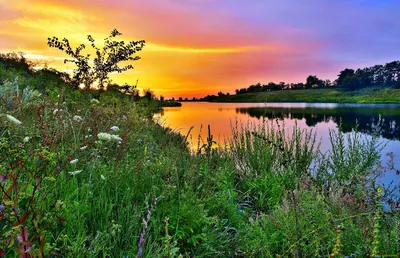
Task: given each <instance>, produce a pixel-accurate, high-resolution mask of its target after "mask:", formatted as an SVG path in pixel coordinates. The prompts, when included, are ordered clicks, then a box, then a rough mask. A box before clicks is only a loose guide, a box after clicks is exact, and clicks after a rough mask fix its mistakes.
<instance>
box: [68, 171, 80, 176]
mask: <svg viewBox="0 0 400 258" xmlns="http://www.w3.org/2000/svg"><path fill="white" fill-rule="evenodd" d="M82 171H83V170H75V171H72V172H68V174H70V175H71V176H75V175H77V174H79V173H81V172H82Z"/></svg>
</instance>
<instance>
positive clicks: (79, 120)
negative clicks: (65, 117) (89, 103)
mask: <svg viewBox="0 0 400 258" xmlns="http://www.w3.org/2000/svg"><path fill="white" fill-rule="evenodd" d="M72 119H73V120H74V121H75V122H81V121H82V120H83V118H82V117H81V116H74V117H73V118H72Z"/></svg>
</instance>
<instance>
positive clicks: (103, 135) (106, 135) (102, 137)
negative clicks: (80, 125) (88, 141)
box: [97, 133, 111, 141]
mask: <svg viewBox="0 0 400 258" xmlns="http://www.w3.org/2000/svg"><path fill="white" fill-rule="evenodd" d="M97 138H99V140H102V141H110V140H111V134H109V133H99V134H98V135H97Z"/></svg>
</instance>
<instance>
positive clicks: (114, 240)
mask: <svg viewBox="0 0 400 258" xmlns="http://www.w3.org/2000/svg"><path fill="white" fill-rule="evenodd" d="M0 79H1V81H0V82H1V83H0V98H1V104H0V114H1V115H0V117H1V120H0V121H1V124H0V153H1V155H0V191H1V197H2V198H1V200H0V228H1V234H0V257H16V256H20V257H383V256H384V255H387V256H388V255H391V256H393V257H395V256H396V255H398V254H399V251H400V235H399V233H400V217H399V206H398V205H399V202H398V199H397V198H398V194H397V193H398V188H393V187H392V188H391V189H392V190H389V189H386V188H383V187H381V186H379V185H377V181H376V178H377V177H378V176H379V175H381V174H382V173H383V172H384V171H385V170H389V169H394V165H393V164H381V163H380V162H379V153H380V149H381V148H382V147H383V146H381V145H380V144H379V143H378V141H377V136H375V137H372V139H370V140H365V139H363V138H362V137H360V134H359V133H358V132H357V130H354V131H353V132H352V133H347V134H344V133H342V132H340V131H339V132H338V133H336V132H334V131H332V132H331V134H330V140H331V145H332V148H331V151H330V152H329V153H327V154H321V153H320V152H319V151H318V141H317V140H316V139H315V134H314V132H312V131H304V130H300V129H298V128H296V127H295V128H294V129H293V130H292V131H293V132H292V133H291V134H288V133H286V129H287V128H285V127H280V126H276V124H275V122H274V121H272V122H266V123H262V124H260V125H254V124H251V123H247V124H240V123H235V122H234V121H233V123H232V135H233V137H232V139H231V141H230V142H229V148H228V146H223V145H219V147H218V148H212V145H213V144H215V142H214V140H213V136H212V132H210V133H209V135H208V137H207V138H206V139H202V138H199V139H198V141H199V143H200V144H198V148H197V149H196V150H194V151H193V150H191V149H190V146H189V145H188V143H187V138H186V137H185V136H182V135H180V134H178V133H176V132H174V131H172V130H171V129H169V128H165V127H163V126H162V125H160V124H159V123H157V122H156V121H153V119H152V115H153V113H154V112H156V110H157V108H158V107H157V104H156V103H154V102H150V101H148V100H145V99H142V100H139V101H134V102H132V101H130V99H129V96H126V95H124V94H122V93H120V92H117V91H101V92H100V91H90V90H77V89H72V88H71V87H70V85H68V84H66V83H65V82H64V81H63V80H62V79H61V78H60V77H59V76H58V75H57V73H55V72H54V71H43V70H42V71H37V72H35V71H31V72H27V71H25V70H21V69H16V68H12V69H11V68H7V67H5V66H4V65H2V64H1V63H0ZM322 91H325V90H322ZM318 92H320V91H318ZM319 94H320V93H319ZM251 101H254V100H251ZM377 130H379V128H377ZM376 135H377V134H376Z"/></svg>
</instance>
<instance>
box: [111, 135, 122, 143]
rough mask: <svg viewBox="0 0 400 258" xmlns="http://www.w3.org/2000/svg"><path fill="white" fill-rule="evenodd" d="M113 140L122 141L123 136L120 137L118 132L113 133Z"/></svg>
mask: <svg viewBox="0 0 400 258" xmlns="http://www.w3.org/2000/svg"><path fill="white" fill-rule="evenodd" d="M111 140H113V141H116V142H120V141H122V138H121V137H119V136H118V135H116V134H112V135H111Z"/></svg>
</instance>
